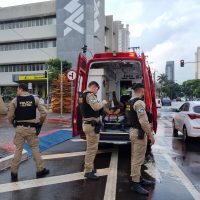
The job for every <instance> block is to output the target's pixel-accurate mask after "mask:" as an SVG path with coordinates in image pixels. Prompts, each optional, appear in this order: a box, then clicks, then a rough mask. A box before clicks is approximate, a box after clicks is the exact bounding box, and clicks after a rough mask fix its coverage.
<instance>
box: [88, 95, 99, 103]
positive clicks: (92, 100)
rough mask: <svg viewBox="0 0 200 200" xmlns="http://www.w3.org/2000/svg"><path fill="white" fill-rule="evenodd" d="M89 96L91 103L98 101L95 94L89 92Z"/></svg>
mask: <svg viewBox="0 0 200 200" xmlns="http://www.w3.org/2000/svg"><path fill="white" fill-rule="evenodd" d="M87 97H88V101H89V103H96V102H98V101H97V98H96V97H95V96H94V94H88V95H87Z"/></svg>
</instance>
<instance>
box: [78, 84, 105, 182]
mask: <svg viewBox="0 0 200 200" xmlns="http://www.w3.org/2000/svg"><path fill="white" fill-rule="evenodd" d="M99 88H100V87H99V84H98V83H97V82H96V81H91V82H90V83H89V85H88V90H85V91H84V92H83V93H82V94H81V95H80V98H79V106H80V110H81V114H82V118H83V124H82V127H83V131H84V133H85V135H86V140H87V149H86V155H85V165H84V168H85V170H84V171H85V177H86V178H88V179H92V180H98V178H99V177H98V176H96V175H95V173H96V170H95V168H94V159H95V157H96V153H97V150H98V143H99V134H98V133H99V131H100V118H99V117H100V110H101V109H102V108H103V106H104V105H105V104H107V101H106V100H103V101H102V102H99V101H98V100H97V97H96V94H97V92H98V90H99ZM97 129H98V130H97Z"/></svg>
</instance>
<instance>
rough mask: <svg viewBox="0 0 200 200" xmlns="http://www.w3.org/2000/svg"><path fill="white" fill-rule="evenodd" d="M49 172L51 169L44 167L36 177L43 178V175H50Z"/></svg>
mask: <svg viewBox="0 0 200 200" xmlns="http://www.w3.org/2000/svg"><path fill="white" fill-rule="evenodd" d="M49 172H50V171H49V169H46V168H44V169H43V170H42V171H39V172H37V173H36V177H37V178H42V177H44V176H46V175H48V174H49Z"/></svg>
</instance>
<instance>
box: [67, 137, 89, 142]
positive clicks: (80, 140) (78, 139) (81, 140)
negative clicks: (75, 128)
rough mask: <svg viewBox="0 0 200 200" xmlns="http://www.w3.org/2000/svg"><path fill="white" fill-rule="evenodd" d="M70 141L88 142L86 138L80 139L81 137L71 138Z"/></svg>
mask: <svg viewBox="0 0 200 200" xmlns="http://www.w3.org/2000/svg"><path fill="white" fill-rule="evenodd" d="M70 141H72V142H86V140H84V139H80V138H77V139H71V140H70Z"/></svg>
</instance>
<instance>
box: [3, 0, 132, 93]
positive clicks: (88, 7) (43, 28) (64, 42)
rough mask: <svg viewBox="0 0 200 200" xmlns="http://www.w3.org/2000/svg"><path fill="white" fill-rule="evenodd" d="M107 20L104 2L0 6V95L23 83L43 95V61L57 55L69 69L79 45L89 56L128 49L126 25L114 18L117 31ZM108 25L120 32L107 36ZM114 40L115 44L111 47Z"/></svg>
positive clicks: (88, 0)
mask: <svg viewBox="0 0 200 200" xmlns="http://www.w3.org/2000/svg"><path fill="white" fill-rule="evenodd" d="M107 23H109V22H108V21H107V20H106V16H105V1H104V0H85V1H81V0H51V1H46V2H39V3H32V4H25V5H20V6H12V7H5V8H0V94H1V93H4V91H5V90H6V88H7V87H9V86H11V87H14V86H16V85H17V83H19V82H27V83H29V87H30V88H31V89H32V91H33V93H36V94H38V93H39V94H41V95H42V96H45V95H46V94H45V93H46V77H45V76H44V74H45V70H46V66H45V62H46V61H47V60H49V59H50V58H60V59H62V60H67V61H68V62H71V63H72V67H73V68H74V69H75V68H76V66H77V59H78V55H79V53H80V52H81V48H82V47H83V45H87V46H88V51H89V52H90V53H88V56H90V57H91V53H92V54H94V53H98V52H104V51H107V50H109V51H113V50H116V51H121V50H123V48H124V49H128V48H126V46H127V45H128V41H129V38H126V36H129V32H128V25H127V26H126V28H124V27H123V26H122V24H121V22H119V24H120V25H119V27H118V28H119V30H117V28H116V27H115V25H114V24H115V22H113V21H112V20H111V22H110V24H108V25H107ZM112 23H113V24H112ZM110 27H113V29H112V30H111V35H114V36H115V33H117V34H116V35H120V34H121V35H122V36H120V37H118V36H117V38H115V37H111V36H110V35H109V34H107V32H106V29H107V30H108V29H109V30H110ZM125 30H127V32H126V31H125ZM119 38H120V39H119ZM117 40H118V41H120V43H119V44H120V45H118V44H117V45H116V46H115V45H114V44H113V43H115V41H117ZM123 42H125V43H126V44H123ZM107 44H109V45H108V47H107Z"/></svg>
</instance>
